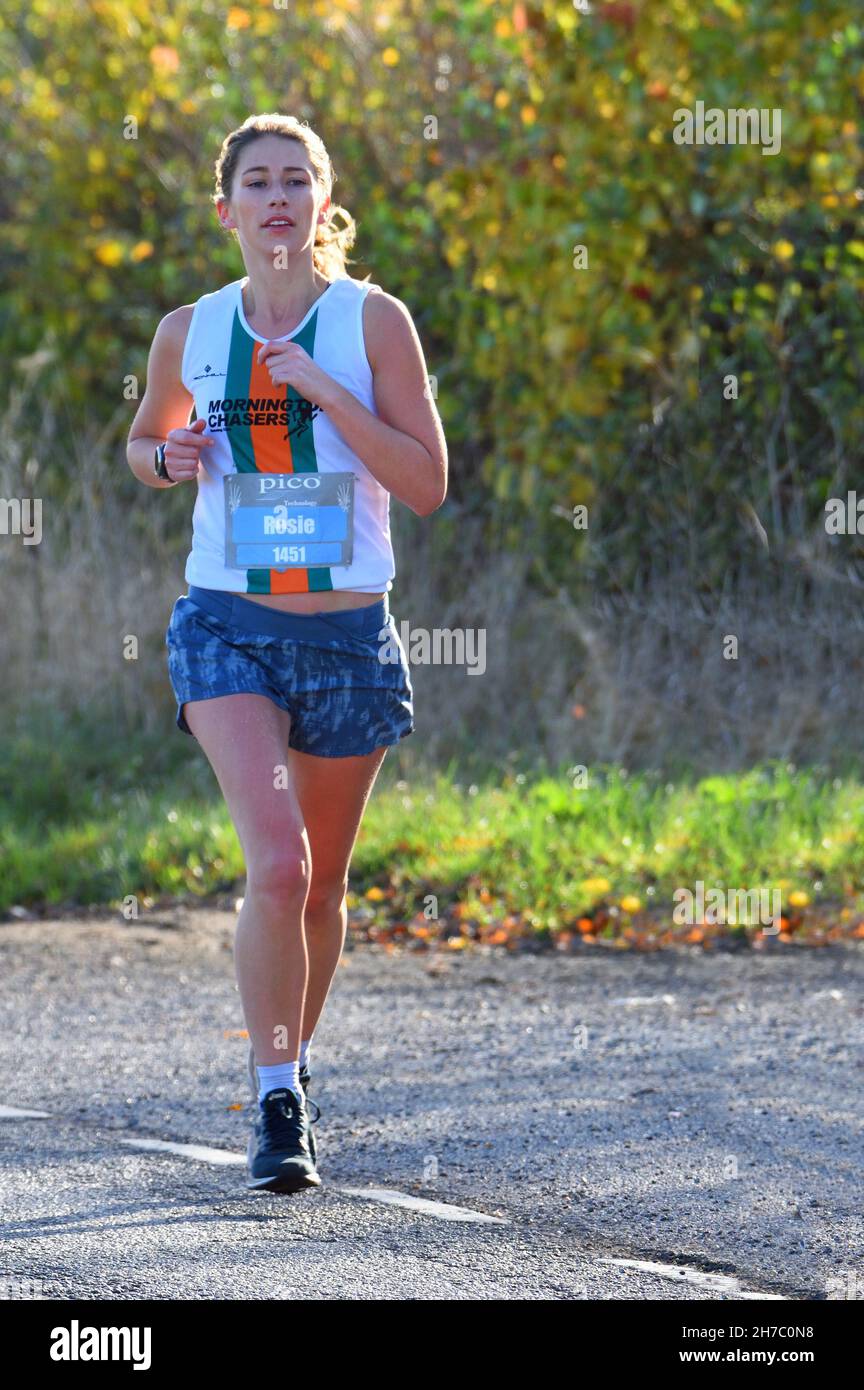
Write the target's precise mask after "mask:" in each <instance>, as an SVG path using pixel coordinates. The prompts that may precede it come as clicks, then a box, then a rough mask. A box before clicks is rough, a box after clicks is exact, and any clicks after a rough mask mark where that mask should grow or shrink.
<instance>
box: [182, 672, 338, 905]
mask: <svg viewBox="0 0 864 1390" xmlns="http://www.w3.org/2000/svg"><path fill="white" fill-rule="evenodd" d="M183 712H184V715H185V718H186V722H187V724H188V725H189V728H190V729H191V730H192V733H193V734H194V736H195V738H196V739H197V740H198V742H199V743H200V745H201V747H202V748H203V750H204V752H205V754H206V756H207V758H208V760H209V762H210V765H211V767H212V768H213V771H214V773H215V774H216V779H217V781H218V782H219V786H220V787H221V789H222V794H223V796H224V797H225V802H226V805H227V807H228V811H229V813H230V816H231V819H232V821H233V822H234V827H235V829H236V831H237V836H238V838H239V840H240V845H241V847H242V850H243V856H244V859H245V861H246V872H247V877H248V878H249V880H250V881H252V880H253V879H255V880H256V881H257V883H258V885H259V886H265V884H270V885H271V886H273V887H281V888H282V889H283V890H291V889H299V888H302V889H303V891H304V892H305V890H306V889H307V888H308V881H309V874H310V867H311V866H310V862H309V861H310V849H309V840H308V837H307V835H306V831H305V826H304V815H303V811H302V809H301V806H300V802H299V799H298V796H297V791H296V788H295V785H294V776H293V772H292V765H291V762H290V757H291V750H290V749H289V747H288V734H289V730H290V716H289V715H288V714H287V713H286V711H285V710H283V709H280V708H279V706H278V705H276V704H275V703H274V702H273V701H272V700H269V699H268V698H267V697H266V696H265V695H255V694H252V693H247V692H243V693H238V694H235V695H217V696H214V697H213V698H212V699H209V700H187V701H186V703H185V704H184V706H183Z"/></svg>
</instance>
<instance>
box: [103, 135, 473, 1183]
mask: <svg viewBox="0 0 864 1390" xmlns="http://www.w3.org/2000/svg"><path fill="white" fill-rule="evenodd" d="M215 174H216V192H215V194H214V198H213V201H214V203H215V206H216V211H217V214H218V217H219V221H220V223H221V225H222V227H223V228H225V229H226V230H227V231H229V232H230V233H231V234H232V235H234V237H235V238H236V240H237V242H238V244H239V246H240V250H241V253H242V256H243V262H244V265H245V269H246V275H245V278H243V279H240V280H235V281H233V282H232V283H231V284H228V285H224V286H223V287H222V288H221V289H217V290H215V291H213V292H212V293H209V294H204V295H202V296H201V297H200V298H199V299H198V300H197V301H196V302H195V303H192V304H184V305H183V306H182V307H181V308H178V309H174V310H173V311H172V312H171V313H169V314H167V315H166V316H165V318H163V319H162V321H161V322H160V323H159V325H158V327H157V330H156V333H155V335H154V338H153V343H152V346H151V349H150V356H149V361H148V367H147V389H146V392H145V394H144V396H143V398H142V400H141V404H140V406H139V408H138V412H137V414H136V416H135V419H134V421H133V424H132V428H131V430H130V432H129V442H128V445H127V458H128V462H129V466H130V468H131V469H132V471H133V473H134V474H135V476H136V477H137V478H138V479H139V480H140V481H141V482H142V483H146V484H147V485H148V486H150V487H174V486H175V485H177V484H178V483H183V482H189V481H191V480H193V479H194V480H195V481H196V482H197V497H196V501H195V508H194V512H193V518H192V522H193V534H192V548H191V551H190V554H189V557H188V560H187V563H186V570H185V576H184V577H185V579H186V581H187V583H188V585H189V590H188V593H186V594H183V595H181V596H180V597H179V598H178V599H177V601H176V603H175V605H174V609H173V612H172V614H171V620H170V622H169V624H168V629H167V631H166V634H165V641H166V645H167V647H168V669H169V674H170V678H171V683H172V686H173V689H174V694H175V697H176V700H177V717H176V722H177V726H178V728H180V729H181V730H182V731H183V732H184V733H188V734H191V735H192V736H193V737H195V738H196V739H197V740H198V742H199V743H200V745H201V747H202V748H203V749H204V752H205V754H206V756H207V758H208V759H209V761H210V763H211V765H212V767H213V771H214V773H215V775H216V778H217V780H218V782H219V785H220V788H221V790H222V793H223V795H224V797H225V801H226V804H227V806H228V810H229V813H230V815H231V818H232V821H233V823H234V826H235V828H236V831H237V836H238V839H239V841H240V845H241V848H242V851H243V856H244V861H245V866H246V894H245V898H244V901H243V907H242V910H241V912H240V915H239V918H238V921H237V932H236V939H235V950H234V958H235V968H236V973H237V983H238V988H239V991H240V996H241V1000H242V1005H243V1013H244V1017H245V1019H246V1024H247V1028H248V1031H249V1037H250V1053H249V1067H250V1080H251V1082H252V1086H253V1094H254V1096H255V1098H256V1101H257V1106H256V1110H257V1114H256V1119H255V1122H254V1126H253V1131H252V1134H251V1136H250V1139H249V1149H248V1183H247V1185H248V1186H249V1187H250V1188H255V1189H258V1188H266V1189H269V1190H271V1191H277V1192H294V1191H297V1190H299V1189H300V1188H303V1187H311V1186H317V1185H318V1184H319V1183H320V1177H319V1175H318V1173H317V1170H316V1162H315V1160H316V1155H315V1144H314V1139H313V1137H312V1133H311V1129H310V1123H309V1114H308V1107H307V1091H308V1087H309V1079H310V1073H309V1060H310V1051H309V1049H310V1043H311V1040H312V1037H313V1034H314V1031H315V1028H316V1026H317V1023H318V1020H319V1018H320V1016H321V1012H322V1010H323V1007H324V1003H325V1000H326V998H327V995H328V992H329V989H330V985H331V982H332V979H333V975H334V973H335V970H336V966H337V964H338V961H339V958H340V956H341V953H342V949H343V945H344V940H345V932H346V928H347V908H346V902H345V893H346V889H347V883H348V868H349V863H350V859H351V854H352V851H353V848H354V843H355V840H356V837H357V832H358V830H359V826H360V821H361V818H362V815H363V811H364V808H365V805H366V802H367V799H368V797H369V794H370V792H371V790H372V786H373V784H374V781H375V778H376V776H377V774H378V769H379V768H380V766H381V763H382V761H383V759H384V756H385V754H386V751H387V748H388V747H390V746H392V745H393V744H395V743H398V742H399V740H400V739H402V738H405V737H406V736H407V735H408V734H410V733H411V732H412V731H413V728H414V724H413V691H412V687H411V681H410V676H409V670H408V663H407V659H406V656H405V652H404V649H403V647H402V644H401V642H400V641H399V638H398V635H397V633H396V627H395V624H394V622H393V619H392V616H391V614H390V610H389V599H388V594H389V590H390V589H391V588H392V583H393V577H394V574H395V566H394V561H393V550H392V546H391V542H390V525H389V501H390V496H391V494H392V495H393V496H394V497H396V498H398V500H399V501H401V502H404V503H405V504H406V506H409V507H410V508H411V510H412V511H414V512H416V513H417V515H418V516H428V515H429V514H430V513H431V512H433V511H434V510H435V509H436V508H437V507H439V506H440V505H441V503H442V502H443V500H444V497H445V495H446V491H447V448H446V443H445V440H444V434H443V430H442V427H441V421H440V418H439V416H438V413H437V410H436V408H435V405H434V403H433V401H432V399H431V396H430V392H429V390H428V386H427V373H426V364H425V360H424V356H423V351H422V348H421V346H420V341H419V338H418V336H417V331H416V328H415V326H414V323H413V320H412V318H411V315H410V314H409V312H408V310H407V309H406V307H405V305H404V304H402V303H401V301H400V300H398V299H395V298H393V297H392V296H391V295H389V294H386V293H384V292H383V291H382V290H381V289H380V288H379V287H378V286H376V285H372V284H370V283H369V282H368V281H359V280H354V279H352V278H350V277H349V276H348V274H347V272H346V269H345V265H346V251H347V250H348V249H349V248H350V247H351V246H352V245H353V243H354V237H355V227H354V222H353V219H352V218H351V216H350V214H349V213H347V212H346V211H345V210H344V209H342V208H340V207H338V206H332V205H331V192H332V187H333V182H334V178H335V175H334V171H333V167H332V164H331V162H330V158H329V155H328V153H327V150H326V149H325V147H324V144H323V143H322V141H321V139H320V138H319V137H318V136H317V135H316V134H315V133H314V131H312V130H311V129H310V127H309V126H308V125H307V124H306V123H305V122H300V121H298V120H297V119H296V118H294V117H290V116H284V115H281V114H268V115H259V116H250V117H249V118H248V120H246V121H245V122H244V123H243V125H242V126H240V127H239V128H238V129H237V130H234V131H232V132H231V134H230V135H228V136H227V138H226V139H225V141H224V143H223V145H222V149H221V152H220V154H219V158H218V159H217V161H216V169H215ZM337 213H338V214H340V216H341V217H342V219H343V221H344V223H345V225H344V226H343V227H342V228H341V229H339V228H337V227H336V226H335V224H334V218H335V216H336V214H337ZM311 1103H312V1104H314V1102H311ZM319 1113H320V1112H319ZM316 1118H318V1116H317V1115H316Z"/></svg>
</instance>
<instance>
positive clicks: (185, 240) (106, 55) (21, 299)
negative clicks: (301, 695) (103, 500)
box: [0, 0, 864, 587]
mask: <svg viewBox="0 0 864 1390" xmlns="http://www.w3.org/2000/svg"><path fill="white" fill-rule="evenodd" d="M850 14H851V10H850V7H849V5H848V3H841V0H818V3H817V2H816V0H802V3H800V4H798V5H792V6H786V7H778V6H777V5H776V3H774V0H754V2H753V3H750V4H745V3H744V2H743V0H713V3H707V4H705V5H702V6H694V5H693V4H692V3H691V0H667V3H664V4H662V5H661V4H656V3H648V0H641V2H640V0H614V3H603V0H594V4H593V6H592V7H591V13H590V14H585V13H582V12H581V10H580V9H579V8H577V7H576V6H574V5H573V4H572V3H569V0H566V2H565V0H534V2H533V3H530V4H523V3H516V4H511V5H505V6H503V7H502V6H499V5H495V4H491V3H488V0H470V3H467V2H464V0H460V3H458V4H457V3H452V2H451V3H448V4H438V5H436V6H434V7H433V8H431V9H430V8H429V7H427V6H424V5H423V4H421V3H420V0H409V3H401V4H397V3H395V0H374V3H372V0H343V2H342V3H296V4H290V5H288V6H286V7H285V8H277V7H275V6H274V4H273V3H271V0H256V2H255V3H253V2H252V0H246V3H243V4H239V5H236V6H233V7H228V8H227V9H226V8H225V7H222V6H219V5H214V4H212V3H211V2H210V0H207V2H206V3H204V4H200V5H194V6H192V5H189V4H183V3H181V4H179V5H178V4H174V3H172V4H171V5H168V4H167V3H165V0H157V3H156V4H151V3H149V0H148V3H146V4H145V3H144V0H122V3H121V0H99V3H96V4H94V3H91V0H73V3H70V4H68V5H64V6H56V5H52V4H49V3H48V0H31V3H30V5H29V6H27V7H24V8H22V9H20V10H18V11H16V12H15V13H14V14H11V15H10V16H9V17H7V18H6V19H5V20H4V21H3V27H2V28H0V58H2V68H3V75H2V79H0V95H2V97H3V98H4V101H3V106H4V110H5V112H6V126H7V129H6V132H5V134H6V138H5V141H4V147H5V151H6V169H5V177H4V200H5V211H6V214H7V218H6V220H7V227H6V237H5V250H4V252H3V260H4V265H3V269H4V280H5V283H6V285H7V287H8V290H7V294H6V296H5V299H4V305H3V309H2V311H0V345H2V348H3V350H4V355H5V357H6V360H7V362H12V363H13V370H12V372H11V373H8V374H7V375H6V377H5V379H4V387H3V389H4V391H6V392H8V390H9V389H10V387H11V386H12V385H20V383H21V380H22V374H23V376H24V378H26V380H28V381H31V382H34V383H35V384H36V385H37V386H38V388H39V390H40V391H42V392H45V393H51V394H53V395H54V396H55V398H57V399H59V400H62V401H64V402H65V403H66V404H67V406H68V412H69V421H70V426H71V427H72V428H74V426H75V423H76V422H77V421H80V420H81V419H82V418H84V416H85V415H86V416H87V417H88V418H90V419H93V418H95V419H96V420H97V421H99V422H102V421H104V422H105V423H106V426H108V425H110V426H111V427H112V428H113V429H114V431H115V434H116V437H117V440H118V445H119V443H120V441H121V440H122V438H123V435H124V433H125V430H126V428H127V427H128V422H129V418H131V413H132V412H133V411H134V408H135V404H136V402H135V401H134V400H128V401H127V400H125V399H124V396H123V386H124V379H125V378H126V377H127V375H128V374H134V375H136V376H137V378H138V380H139V382H140V383H141V384H142V386H143V379H144V371H145V365H146V351H147V348H148V346H149V343H150V341H151V339H152V335H153V332H154V330H155V326H156V323H157V321H158V319H159V317H161V315H162V314H164V313H165V312H167V311H168V310H169V309H171V308H173V307H175V306H176V305H177V304H180V303H188V302H191V301H192V300H194V299H195V298H197V297H198V296H199V295H200V294H202V293H204V292H206V291H208V290H210V289H213V288H216V287H218V285H219V284H222V283H225V282H226V281H227V280H229V279H232V278H235V277H236V276H237V275H239V274H241V273H242V271H243V267H242V264H241V263H240V259H239V253H238V250H237V248H236V246H235V244H234V243H233V241H231V240H230V239H229V238H227V237H226V236H225V234H224V233H223V232H222V231H221V230H220V229H219V227H218V225H217V223H216V219H215V215H214V213H213V211H212V205H211V203H210V193H211V191H212V168H213V162H214V160H215V158H216V155H217V153H218V149H219V146H220V144H221V141H222V139H223V138H224V135H225V134H226V133H227V132H228V131H229V130H230V129H231V128H233V127H234V126H236V125H238V124H239V123H240V122H241V121H242V120H243V119H244V118H245V117H246V115H247V114H249V113H250V112H252V111H256V110H257V111H264V110H271V109H280V110H283V111H288V112H295V113H297V114H300V115H301V116H303V117H305V118H306V119H308V120H309V121H310V123H311V124H312V125H313V126H314V127H315V128H316V129H317V130H318V131H319V132H320V133H321V134H322V136H323V137H324V139H325V142H326V143H327V145H328V148H329V149H330V152H331V155H332V157H333V160H334V164H335V166H336V170H337V175H338V182H337V186H336V188H335V189H334V197H335V198H336V200H337V201H340V202H342V203H344V204H345V205H346V206H347V207H348V208H349V209H350V210H351V211H352V212H353V213H354V215H355V217H356V219H357V221H358V224H359V238H358V243H357V248H356V251H355V255H356V258H357V259H356V262H355V264H354V265H353V266H352V267H350V269H351V270H352V271H353V273H354V274H357V275H364V274H366V273H371V275H372V278H373V280H375V281H376V283H379V284H381V285H382V286H383V287H384V288H385V289H386V290H388V291H389V292H391V293H394V294H396V295H398V296H399V297H400V298H403V299H404V300H405V302H406V303H407V304H408V306H409V307H410V309H411V311H412V313H413V314H414V317H415V320H416V322H417V324H418V328H419V330H420V333H421V336H422V338H423V341H424V346H425V348H426V352H427V358H428V362H429V370H430V372H431V373H432V374H433V375H435V376H436V378H437V381H438V404H439V408H440V410H441V413H442V418H443V420H444V424H445V428H446V432H447V437H448V441H449V444H450V449H451V456H452V458H453V460H454V470H453V471H454V479H453V489H452V494H453V497H454V499H456V500H457V501H462V502H464V503H465V504H466V505H468V506H469V507H471V508H476V509H479V510H480V511H481V512H482V513H484V514H485V515H486V516H487V518H488V523H489V529H488V537H489V544H490V545H491V546H495V547H500V546H501V545H502V544H504V545H509V546H511V547H513V548H518V549H524V548H530V550H531V552H532V553H533V554H535V555H536V556H537V557H538V558H537V560H536V565H535V567H536V577H537V579H538V581H539V582H541V583H544V584H547V585H550V586H553V587H554V586H557V585H561V584H565V585H568V584H571V583H572V582H573V580H574V576H575V574H576V572H577V567H581V570H582V572H583V573H584V574H585V575H586V576H587V577H588V578H589V579H590V580H592V581H593V582H594V583H604V584H611V585H618V586H620V585H629V584H631V583H633V582H635V581H636V580H637V579H638V578H639V577H640V575H642V574H644V573H645V572H646V571H647V570H648V569H650V568H652V567H653V566H654V565H655V564H657V563H662V556H663V553H664V551H668V550H669V549H670V548H673V549H675V550H676V551H677V552H678V553H679V554H684V555H686V556H688V557H689V559H690V562H691V564H692V567H693V569H694V571H696V572H698V574H699V575H700V577H701V578H702V580H704V582H705V583H708V584H716V583H719V582H720V580H721V579H722V576H723V574H724V572H725V571H726V570H727V569H728V567H729V565H730V563H733V562H734V560H735V557H736V555H737V553H738V551H740V550H741V548H742V547H743V548H744V549H747V548H753V547H756V550H757V551H758V549H759V546H760V544H767V545H768V547H769V549H770V550H771V551H772V552H774V553H777V554H779V556H780V557H781V558H782V557H784V555H786V554H787V553H791V551H793V550H794V549H795V546H798V548H799V549H800V545H801V542H802V538H803V539H805V540H806V539H807V538H808V537H810V538H811V539H812V538H813V537H814V536H815V535H816V534H817V533H818V531H819V528H820V526H821V519H822V508H823V506H824V500H825V497H826V496H829V495H837V494H838V493H841V492H842V491H843V490H845V486H846V482H847V478H846V469H847V467H848V460H849V457H850V454H852V452H853V450H855V449H856V448H857V447H858V446H859V441H860V438H861V430H862V424H864V407H862V404H861V386H862V379H861V374H862V367H861V364H862V361H864V350H862V349H864V325H862V315H861V293H862V290H864V237H862V233H861V224H860V217H861V192H860V189H861V184H862V142H861V134H860V122H861V105H862V98H864V62H862V58H864V36H862V29H861V27H860V25H859V24H858V23H855V22H851V21H850ZM289 37H290V42H289V41H288V39H289ZM274 55H278V61H275V60H274ZM700 100H701V101H703V102H704V103H705V106H706V107H719V108H721V109H723V110H727V109H730V108H744V107H754V108H758V109H763V108H764V109H767V110H773V109H775V108H778V109H780V111H781V112H782V146H781V149H780V152H779V153H777V154H774V155H767V156H766V155H763V154H762V152H761V149H760V148H759V147H758V146H756V145H740V146H735V145H716V146H709V145H692V146H684V145H679V144H676V143H675V142H674V141H673V138H672V134H673V127H674V113H675V112H676V110H678V109H680V108H692V107H693V106H694V105H695V103H696V102H697V101H700ZM430 117H434V118H435V119H436V120H437V123H438V129H437V138H434V139H428V138H426V136H427V135H428V134H429V118H430ZM130 118H134V120H135V121H136V122H137V131H135V132H134V133H135V135H136V138H134V139H130V138H126V137H127V136H128V135H129V134H130V129H129V123H130ZM13 122H14V132H13V131H12V130H10V128H9V127H10V124H11V123H13ZM579 246H584V247H585V248H586V251H587V267H586V268H584V269H577V268H575V266H574V258H575V254H576V253H575V248H577V247H579ZM730 376H735V377H736V378H737V382H738V397H737V399H724V394H723V392H724V381H725V380H726V379H727V378H728V377H730ZM70 463H71V460H70ZM130 486H134V484H132V483H131V482H130ZM578 504H587V505H588V507H589V513H590V524H589V527H588V529H587V531H579V530H575V529H574V528H573V526H572V510H573V507H574V506H576V505H578ZM760 528H761V535H762V539H761V540H760V539H759V537H760ZM823 540H824V537H823ZM793 543H794V544H793ZM813 543H814V544H816V541H815V540H814V541H813ZM854 544H855V542H852V541H850V553H854V551H852V547H853V545H854Z"/></svg>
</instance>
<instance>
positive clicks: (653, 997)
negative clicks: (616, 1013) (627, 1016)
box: [609, 994, 675, 1009]
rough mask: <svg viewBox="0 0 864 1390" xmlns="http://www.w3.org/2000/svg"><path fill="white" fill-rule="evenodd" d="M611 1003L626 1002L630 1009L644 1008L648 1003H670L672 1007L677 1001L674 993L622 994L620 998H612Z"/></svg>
mask: <svg viewBox="0 0 864 1390" xmlns="http://www.w3.org/2000/svg"><path fill="white" fill-rule="evenodd" d="M609 1002H610V1003H611V1004H624V1005H626V1007H627V1008H628V1009H638V1008H642V1007H643V1006H644V1005H646V1004H668V1005H669V1006H670V1007H671V1006H672V1005H673V1004H674V1003H675V995H674V994H622V995H621V996H620V998H618V999H610V1001H609Z"/></svg>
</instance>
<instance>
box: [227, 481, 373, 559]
mask: <svg viewBox="0 0 864 1390" xmlns="http://www.w3.org/2000/svg"><path fill="white" fill-rule="evenodd" d="M353 546H354V474H353V473H229V474H228V475H227V476H226V478H225V563H226V564H227V565H228V566H229V568H231V569H275V570H287V569H301V568H302V569H314V568H315V567H316V566H320V565H350V564H351V555H352V552H353Z"/></svg>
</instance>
